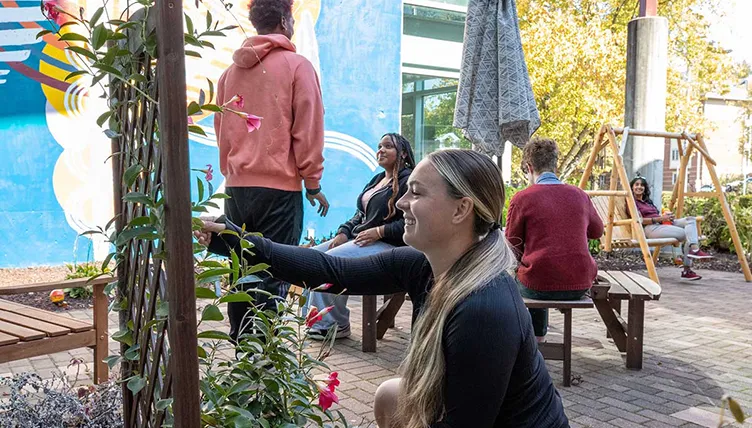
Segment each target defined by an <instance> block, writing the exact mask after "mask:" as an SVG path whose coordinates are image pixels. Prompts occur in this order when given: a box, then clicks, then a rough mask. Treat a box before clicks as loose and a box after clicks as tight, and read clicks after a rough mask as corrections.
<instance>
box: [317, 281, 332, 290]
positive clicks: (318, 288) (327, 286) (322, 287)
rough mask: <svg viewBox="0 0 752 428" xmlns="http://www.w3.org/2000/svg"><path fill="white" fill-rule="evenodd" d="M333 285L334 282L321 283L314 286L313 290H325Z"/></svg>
mask: <svg viewBox="0 0 752 428" xmlns="http://www.w3.org/2000/svg"><path fill="white" fill-rule="evenodd" d="M333 285H334V284H330V283H326V284H321V285H319V286H318V287H316V288H314V289H313V291H325V290H328V289H330V288H332V286H333Z"/></svg>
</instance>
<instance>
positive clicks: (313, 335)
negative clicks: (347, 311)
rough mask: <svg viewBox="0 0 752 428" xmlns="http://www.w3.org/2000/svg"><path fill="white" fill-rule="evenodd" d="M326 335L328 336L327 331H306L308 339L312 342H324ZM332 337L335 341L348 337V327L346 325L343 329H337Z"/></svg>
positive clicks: (314, 329) (313, 329)
mask: <svg viewBox="0 0 752 428" xmlns="http://www.w3.org/2000/svg"><path fill="white" fill-rule="evenodd" d="M327 334H329V331H328V330H321V329H317V328H312V329H310V330H308V338H309V339H313V340H319V341H321V340H325V339H326V335H327ZM334 337H335V338H336V339H344V338H346V337H350V326H349V325H346V326H344V327H340V328H338V329H337V333H336V334H335V335H334Z"/></svg>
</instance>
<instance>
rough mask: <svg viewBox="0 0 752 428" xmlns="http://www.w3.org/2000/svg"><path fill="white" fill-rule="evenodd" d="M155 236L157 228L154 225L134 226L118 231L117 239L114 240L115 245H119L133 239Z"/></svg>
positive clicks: (152, 237) (155, 237) (153, 237)
mask: <svg viewBox="0 0 752 428" xmlns="http://www.w3.org/2000/svg"><path fill="white" fill-rule="evenodd" d="M157 238H158V236H157V229H156V228H155V227H154V226H144V227H136V228H134V229H128V230H124V231H122V232H120V233H119V234H118V237H117V240H115V245H116V246H118V247H119V246H121V245H123V244H125V243H126V242H129V241H131V240H133V239H157Z"/></svg>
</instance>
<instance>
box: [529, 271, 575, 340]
mask: <svg viewBox="0 0 752 428" xmlns="http://www.w3.org/2000/svg"><path fill="white" fill-rule="evenodd" d="M517 288H518V289H519V290H520V294H521V295H522V297H525V298H528V299H535V300H580V299H581V298H582V296H584V295H585V294H586V293H587V292H588V290H574V291H537V290H531V289H529V288H527V287H525V285H524V284H522V283H521V282H520V280H519V279H518V280H517ZM528 311H530V318H532V319H533V331H534V332H535V335H536V336H537V337H543V336H545V335H546V333H547V332H548V309H528Z"/></svg>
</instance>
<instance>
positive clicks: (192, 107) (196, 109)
mask: <svg viewBox="0 0 752 428" xmlns="http://www.w3.org/2000/svg"><path fill="white" fill-rule="evenodd" d="M199 113H201V107H200V106H199V105H198V104H197V103H196V101H191V103H190V104H188V108H187V109H186V114H188V116H193V115H194V114H199Z"/></svg>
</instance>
